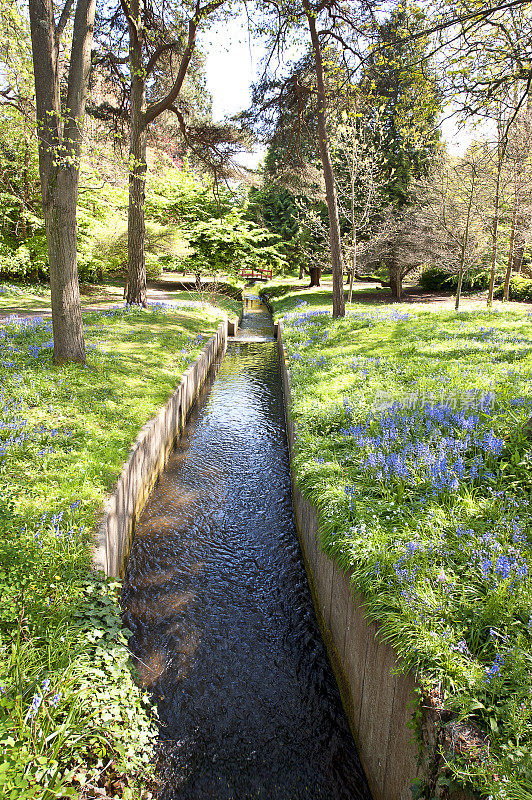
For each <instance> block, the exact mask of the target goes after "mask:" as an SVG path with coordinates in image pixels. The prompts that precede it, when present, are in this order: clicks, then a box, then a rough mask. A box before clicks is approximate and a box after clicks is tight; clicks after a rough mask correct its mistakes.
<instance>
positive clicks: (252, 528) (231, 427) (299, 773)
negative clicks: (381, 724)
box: [123, 297, 370, 800]
mask: <svg viewBox="0 0 532 800" xmlns="http://www.w3.org/2000/svg"><path fill="white" fill-rule="evenodd" d="M244 311H245V316H244V320H243V325H242V330H241V332H240V333H239V335H238V337H237V338H236V339H235V340H233V341H231V342H230V344H229V347H228V350H227V353H226V355H225V357H224V359H223V361H222V363H221V365H220V368H219V371H218V372H217V374H216V378H215V379H214V380H213V379H211V380H210V381H209V382H208V385H207V386H206V387H205V389H204V391H203V393H202V396H201V398H200V399H199V402H198V403H197V404H196V406H195V407H194V409H193V412H192V414H191V417H190V420H189V422H188V424H187V427H186V430H185V432H184V434H183V436H182V438H181V440H180V442H179V444H178V446H177V449H176V450H175V452H174V454H173V455H172V457H171V458H170V460H169V462H168V465H167V468H166V470H165V472H164V473H163V475H162V476H161V478H160V480H159V482H158V484H157V486H156V487H155V489H154V491H153V494H152V496H151V498H150V500H149V502H148V504H147V506H146V508H145V510H144V512H143V514H142V516H141V518H140V520H139V523H138V526H137V529H136V535H135V540H134V543H133V548H132V553H131V558H130V560H129V564H128V572H127V576H126V580H125V584H124V590H123V608H124V610H125V613H124V617H125V624H126V625H127V627H128V628H130V629H131V630H132V631H133V636H132V638H131V640H130V646H131V648H132V650H133V652H134V654H135V656H136V657H137V659H138V664H139V670H140V675H141V680H142V682H143V684H144V685H145V686H146V687H147V688H148V689H149V691H150V692H151V694H152V697H153V699H154V701H155V702H156V704H157V707H158V711H159V720H160V753H159V776H160V780H161V785H162V788H161V794H160V796H161V798H164V800H252V799H253V800H256V799H258V800H321V799H323V800H367V799H368V798H369V797H370V795H369V791H368V789H367V787H366V783H365V779H364V776H363V772H362V769H361V767H360V763H359V760H358V756H357V753H356V750H355V747H354V744H353V740H352V737H351V733H350V731H349V727H348V724H347V720H346V718H345V715H344V712H343V709H342V706H341V703H340V698H339V694H338V689H337V687H336V683H335V681H334V677H333V674H332V671H331V668H330V665H329V663H328V660H327V656H326V653H325V650H324V646H323V643H322V640H321V638H320V633H319V629H318V627H317V623H316V619H315V616H314V610H313V607H312V601H311V597H310V593H309V590H308V586H307V581H306V576H305V572H304V568H303V565H302V561H301V553H300V550H299V545H298V541H297V536H296V532H295V529H294V520H293V516H292V504H291V494H290V479H289V465H288V451H287V443H286V436H285V423H284V409H283V397H282V388H281V381H280V374H279V364H278V357H277V350H276V345H275V343H274V340H273V329H272V326H271V318H270V316H269V314H268V313H267V312H266V310H265V309H264V307H263V306H262V305H261V304H260V303H259V302H258V300H256V299H253V298H250V297H248V298H246V301H245V305H244Z"/></svg>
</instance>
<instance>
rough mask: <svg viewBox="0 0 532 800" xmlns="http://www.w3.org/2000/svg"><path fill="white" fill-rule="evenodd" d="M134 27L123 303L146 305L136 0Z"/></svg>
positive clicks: (142, 89)
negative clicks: (125, 267) (126, 248)
mask: <svg viewBox="0 0 532 800" xmlns="http://www.w3.org/2000/svg"><path fill="white" fill-rule="evenodd" d="M130 10H131V17H132V19H133V20H138V23H137V27H136V29H133V26H132V23H131V22H130V23H129V28H130V37H129V64H130V69H131V124H130V135H129V137H130V138H129V209H128V235H127V244H128V271H127V293H126V302H127V303H128V304H129V305H142V306H146V305H147V298H146V255H145V249H144V245H145V233H146V226H145V221H144V200H145V197H146V138H147V128H146V79H145V69H144V64H143V59H142V34H141V31H142V28H141V19H140V7H139V0H132V2H131V4H130Z"/></svg>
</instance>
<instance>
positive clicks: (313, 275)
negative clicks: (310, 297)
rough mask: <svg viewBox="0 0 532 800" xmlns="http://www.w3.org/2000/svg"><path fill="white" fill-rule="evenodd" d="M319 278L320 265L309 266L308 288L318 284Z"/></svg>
mask: <svg viewBox="0 0 532 800" xmlns="http://www.w3.org/2000/svg"><path fill="white" fill-rule="evenodd" d="M320 279H321V267H311V268H310V287H309V288H310V289H312V287H313V286H319V285H320Z"/></svg>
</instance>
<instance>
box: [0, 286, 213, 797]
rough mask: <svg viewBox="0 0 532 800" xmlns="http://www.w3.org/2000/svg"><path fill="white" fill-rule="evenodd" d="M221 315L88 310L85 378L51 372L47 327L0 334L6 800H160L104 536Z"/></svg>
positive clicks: (193, 310) (159, 308) (0, 692)
mask: <svg viewBox="0 0 532 800" xmlns="http://www.w3.org/2000/svg"><path fill="white" fill-rule="evenodd" d="M222 317H223V314H222V312H221V311H219V310H218V309H215V308H213V307H210V306H205V305H203V304H201V303H198V302H196V303H194V302H193V301H188V302H185V301H183V302H182V303H181V305H180V306H169V305H166V306H165V305H163V304H154V305H153V306H152V307H151V308H149V309H148V310H146V311H144V310H140V309H137V308H135V309H132V308H125V307H120V308H115V309H108V310H105V311H102V312H91V313H90V314H88V315H86V316H85V332H86V340H87V344H88V357H87V367H86V368H80V367H79V366H64V367H61V368H58V367H54V366H53V365H52V346H53V345H52V331H51V323H50V322H43V321H39V320H36V321H27V322H25V323H21V324H20V323H19V324H12V325H7V326H6V327H4V328H0V376H1V389H0V591H1V595H2V604H1V608H0V752H1V758H0V796H1V797H5V798H10V799H11V798H12V799H13V800H14V798H17V800H30V798H31V800H50V799H51V798H56V797H78V796H79V795H80V792H82V795H83V796H87V797H89V796H95V795H94V790H95V789H94V787H99V789H100V790H101V791H104V793H105V794H106V796H108V797H121V798H132V797H137V798H139V797H149V796H151V793H150V790H149V788H148V787H147V786H146V782H147V780H148V783H149V778H150V775H151V768H150V763H151V759H152V754H153V743H154V737H155V730H154V725H153V717H151V716H150V715H149V714H148V710H147V707H146V698H145V697H144V695H143V693H142V691H141V690H140V689H139V687H138V686H137V685H136V683H135V681H134V679H133V677H132V671H131V664H130V662H129V657H130V656H129V652H128V648H127V634H128V632H127V631H126V630H125V629H123V628H122V625H121V619H120V609H119V606H118V592H119V584H118V583H117V582H114V581H108V580H105V579H104V578H103V577H101V576H100V577H98V576H96V574H94V573H93V572H92V571H91V569H90V553H91V545H92V533H93V530H94V527H95V524H96V522H97V520H98V517H99V513H100V510H101V507H102V503H103V500H104V498H105V497H106V495H107V493H108V492H109V491H110V490H112V487H113V485H114V483H115V481H116V478H117V476H118V474H119V472H120V469H121V466H122V464H123V462H124V461H125V459H126V458H127V455H128V451H129V448H130V446H131V443H132V442H133V440H134V439H135V436H136V435H137V433H138V431H139V429H140V428H141V426H142V425H143V424H144V423H145V422H146V420H148V419H149V418H150V417H152V416H153V414H154V413H155V412H156V410H157V409H158V408H159V407H160V405H161V404H162V403H163V402H164V401H165V400H166V399H167V398H168V396H169V394H170V393H171V391H172V389H173V388H174V387H175V386H176V384H177V383H178V381H179V378H180V376H181V374H182V373H183V371H184V370H185V369H186V368H187V367H188V365H189V364H190V363H191V362H192V361H193V360H194V359H195V358H196V357H197V355H198V354H199V352H200V351H201V349H202V348H203V346H204V344H205V342H206V340H207V339H208V337H209V336H210V335H211V334H212V333H213V331H214V330H215V329H216V327H217V326H218V324H219V322H220V320H221V319H222ZM142 787H144V788H142ZM101 791H100V794H101ZM83 793H85V794H83Z"/></svg>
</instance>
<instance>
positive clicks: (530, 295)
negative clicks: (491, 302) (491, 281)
mask: <svg viewBox="0 0 532 800" xmlns="http://www.w3.org/2000/svg"><path fill="white" fill-rule="evenodd" d="M503 293H504V286H502V285H501V286H498V287H497V288H496V289H495V291H494V293H493V296H494V297H496V298H497V299H498V300H502V297H503ZM509 299H510V300H520V301H521V302H525V301H526V302H531V301H532V280H530V278H523V277H522V276H521V275H514V276H513V277H512V278H510V293H509Z"/></svg>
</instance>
